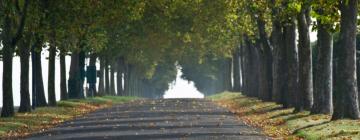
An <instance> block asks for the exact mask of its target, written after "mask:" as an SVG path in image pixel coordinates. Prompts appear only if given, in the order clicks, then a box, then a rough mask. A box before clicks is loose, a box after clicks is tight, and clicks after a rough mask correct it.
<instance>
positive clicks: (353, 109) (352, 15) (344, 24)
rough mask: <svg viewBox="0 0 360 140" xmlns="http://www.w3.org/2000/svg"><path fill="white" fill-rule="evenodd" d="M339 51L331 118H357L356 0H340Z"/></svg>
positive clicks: (358, 115)
mask: <svg viewBox="0 0 360 140" xmlns="http://www.w3.org/2000/svg"><path fill="white" fill-rule="evenodd" d="M339 4H340V11H341V19H340V44H342V46H341V48H340V49H339V51H340V52H338V53H339V56H338V60H337V61H338V62H337V63H338V69H337V76H336V78H337V79H336V81H337V82H336V85H335V91H334V96H335V106H334V113H333V115H332V119H333V120H336V119H341V118H351V119H358V118H359V117H360V113H359V102H358V91H357V81H356V31H357V28H356V26H357V14H358V13H357V10H358V7H357V6H358V1H357V0H341V1H340V3H339Z"/></svg>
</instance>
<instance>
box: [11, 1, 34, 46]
mask: <svg viewBox="0 0 360 140" xmlns="http://www.w3.org/2000/svg"><path fill="white" fill-rule="evenodd" d="M29 1H30V0H25V4H24V8H23V11H22V12H21V13H22V14H21V19H20V24H19V27H18V30H17V31H16V34H15V36H14V38H13V39H12V41H11V44H13V45H14V46H15V45H16V43H17V42H18V41H19V40H20V38H21V37H22V32H23V31H24V26H25V20H26V15H27V11H28V7H29Z"/></svg>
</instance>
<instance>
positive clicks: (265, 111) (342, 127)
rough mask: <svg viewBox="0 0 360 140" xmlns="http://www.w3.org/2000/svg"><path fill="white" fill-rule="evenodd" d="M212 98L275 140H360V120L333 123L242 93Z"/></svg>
mask: <svg viewBox="0 0 360 140" xmlns="http://www.w3.org/2000/svg"><path fill="white" fill-rule="evenodd" d="M208 98H209V99H212V100H214V101H215V102H217V103H218V104H220V105H222V106H224V107H227V108H229V109H230V110H231V111H232V112H233V113H235V114H236V115H238V116H239V117H240V118H241V119H242V120H244V121H245V122H246V123H248V124H250V125H253V126H256V127H261V128H262V129H263V130H264V132H265V133H266V134H267V135H269V136H271V137H274V138H278V139H300V138H304V139H306V140H319V139H321V140H323V139H331V140H332V139H334V140H344V139H345V140H348V139H353V140H357V139H360V120H337V121H330V118H331V117H330V116H329V115H310V113H309V112H306V111H305V112H299V113H293V108H290V109H284V108H282V106H281V105H278V104H275V103H273V102H262V101H260V100H257V99H256V98H249V97H246V96H243V95H241V94H240V93H231V92H224V93H221V94H217V95H214V96H210V97H208Z"/></svg>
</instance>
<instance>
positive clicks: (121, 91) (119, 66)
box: [116, 58, 124, 96]
mask: <svg viewBox="0 0 360 140" xmlns="http://www.w3.org/2000/svg"><path fill="white" fill-rule="evenodd" d="M117 62H118V63H117V74H116V80H117V81H116V84H117V95H119V96H124V88H123V73H124V59H123V58H118V61H117Z"/></svg>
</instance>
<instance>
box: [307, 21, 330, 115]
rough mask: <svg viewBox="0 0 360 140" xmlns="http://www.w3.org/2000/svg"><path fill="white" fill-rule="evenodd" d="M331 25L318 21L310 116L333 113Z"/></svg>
mask: <svg viewBox="0 0 360 140" xmlns="http://www.w3.org/2000/svg"><path fill="white" fill-rule="evenodd" d="M330 28H332V25H324V24H322V23H321V21H318V42H317V50H318V51H317V60H316V66H315V75H316V76H315V77H314V105H313V107H312V109H311V113H312V114H331V113H332V111H333V99H332V93H333V92H332V90H333V89H332V88H333V71H332V69H333V68H332V62H333V38H332V35H331V33H330V31H329V29H330Z"/></svg>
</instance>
